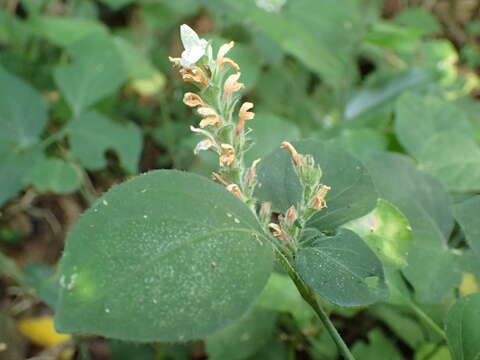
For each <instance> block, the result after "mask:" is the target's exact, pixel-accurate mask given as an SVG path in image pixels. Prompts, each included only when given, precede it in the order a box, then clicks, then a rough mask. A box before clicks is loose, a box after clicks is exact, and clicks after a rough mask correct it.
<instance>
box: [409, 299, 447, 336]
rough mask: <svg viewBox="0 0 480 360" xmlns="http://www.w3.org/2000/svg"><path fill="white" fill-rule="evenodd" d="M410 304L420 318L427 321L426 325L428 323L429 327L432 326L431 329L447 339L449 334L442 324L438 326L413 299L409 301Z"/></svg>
mask: <svg viewBox="0 0 480 360" xmlns="http://www.w3.org/2000/svg"><path fill="white" fill-rule="evenodd" d="M408 306H409V307H410V309H412V311H413V312H414V313H415V314H416V315H417V316H418V317H419V318H420V320H422V321H423V322H424V323H425V325H427V326H428V327H430V329H432V330H433V332H434V333H435V334H437V335H438V336H440V337H441V338H442V339H443V340H447V335H446V334H445V331H443V330H442V329H441V328H440V326H438V325H437V323H436V322H435V321H433V320H432V319H431V318H430V316H428V315H427V314H425V312H424V311H423V310H422V309H420V308H419V307H418V306H417V305H415V304H414V303H413V302H412V301H411V300H409V301H408Z"/></svg>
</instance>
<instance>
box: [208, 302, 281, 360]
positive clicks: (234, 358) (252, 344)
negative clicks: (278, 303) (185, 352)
mask: <svg viewBox="0 0 480 360" xmlns="http://www.w3.org/2000/svg"><path fill="white" fill-rule="evenodd" d="M275 318H276V313H275V312H273V311H269V310H265V309H262V308H259V307H254V308H252V309H251V310H250V311H249V312H248V314H246V315H245V316H244V317H243V318H242V319H241V320H240V321H238V322H236V323H234V324H232V325H230V326H229V327H227V328H226V329H224V330H222V331H220V332H218V333H217V334H215V335H212V336H210V337H208V338H207V340H206V342H205V345H206V348H207V353H208V358H209V359H211V360H224V359H228V360H243V359H246V358H248V357H249V356H250V355H253V354H254V353H255V352H256V351H257V350H259V349H260V348H261V347H262V346H264V345H266V344H267V343H268V342H269V341H270V339H271V338H272V337H273V333H274V329H275Z"/></svg>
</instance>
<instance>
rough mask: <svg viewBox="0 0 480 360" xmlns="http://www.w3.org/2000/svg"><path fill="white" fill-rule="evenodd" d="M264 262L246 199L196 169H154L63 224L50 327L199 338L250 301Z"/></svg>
mask: <svg viewBox="0 0 480 360" xmlns="http://www.w3.org/2000/svg"><path fill="white" fill-rule="evenodd" d="M272 265H273V251H272V248H271V245H270V243H269V240H268V237H267V236H266V235H265V233H264V231H263V230H262V228H261V227H260V224H259V223H258V221H257V219H256V218H255V216H254V215H253V214H252V212H251V211H250V209H249V208H248V207H247V206H246V205H245V204H243V203H242V202H240V201H239V200H238V199H237V198H235V197H233V196H232V195H231V194H230V193H229V192H228V191H227V190H225V189H224V188H223V187H222V186H220V185H218V184H215V183H213V182H212V181H210V180H208V179H205V178H204V177H201V176H198V175H193V174H188V173H183V172H179V171H174V170H163V171H162V170H160V171H153V172H150V173H148V174H144V175H141V176H138V177H135V178H134V179H132V180H130V181H127V182H125V183H123V184H121V185H118V186H116V187H114V188H113V189H112V190H110V191H109V192H108V193H106V194H105V195H104V196H103V197H102V198H100V199H99V200H98V201H97V202H96V203H95V204H94V205H93V206H92V208H90V209H89V210H88V211H87V212H86V213H85V214H84V215H83V216H82V217H81V218H80V220H79V222H78V223H77V224H76V225H75V227H74V228H73V230H72V231H71V233H70V235H69V237H68V239H67V242H66V249H65V252H64V255H63V258H62V259H61V262H60V268H59V271H60V284H61V286H62V288H61V290H60V297H59V301H58V303H57V309H56V314H55V321H56V326H57V328H58V330H59V331H61V332H68V333H70V332H75V333H77V332H80V333H92V334H98V335H102V336H107V337H112V338H118V339H122V340H132V341H188V340H192V339H198V338H202V337H205V336H207V335H211V334H212V333H214V332H216V331H218V330H220V329H222V328H224V327H225V326H228V325H229V324H230V323H232V322H233V321H234V320H236V319H239V318H240V317H241V316H242V315H243V314H244V313H245V312H246V311H247V310H248V309H249V307H250V305H251V304H252V303H253V301H254V300H255V298H256V297H257V296H258V295H259V294H260V292H261V291H262V289H263V287H264V286H265V283H266V281H267V279H268V276H269V275H270V272H271V270H272ZM125 324H128V326H125Z"/></svg>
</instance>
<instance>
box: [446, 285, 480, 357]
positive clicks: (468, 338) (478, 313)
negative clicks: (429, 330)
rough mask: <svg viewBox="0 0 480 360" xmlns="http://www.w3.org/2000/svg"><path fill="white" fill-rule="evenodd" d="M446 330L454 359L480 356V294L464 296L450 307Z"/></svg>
mask: <svg viewBox="0 0 480 360" xmlns="http://www.w3.org/2000/svg"><path fill="white" fill-rule="evenodd" d="M445 331H446V333H447V340H448V346H449V348H450V352H451V354H452V358H453V360H477V359H478V358H479V357H480V294H472V295H468V296H464V297H462V298H460V299H459V300H458V301H457V302H456V303H455V304H454V305H453V306H452V307H451V308H450V310H449V312H448V314H447V318H446V323H445Z"/></svg>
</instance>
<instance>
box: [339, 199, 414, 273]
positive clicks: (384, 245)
mask: <svg viewBox="0 0 480 360" xmlns="http://www.w3.org/2000/svg"><path fill="white" fill-rule="evenodd" d="M344 227H346V228H347V229H350V230H352V231H354V232H356V233H357V234H358V235H359V236H360V237H361V238H362V239H363V240H364V241H365V242H366V243H367V244H368V245H369V246H370V248H371V249H372V250H373V251H374V252H375V254H377V256H378V257H379V258H380V259H381V260H382V262H383V263H384V264H385V265H388V266H391V267H394V268H402V267H405V266H406V265H407V260H406V259H407V256H408V251H409V249H410V246H411V243H412V229H411V227H410V223H409V222H408V220H407V218H406V217H405V216H404V215H403V214H402V212H401V211H400V210H399V209H398V208H396V207H395V206H394V205H392V204H391V203H390V202H388V201H386V200H383V199H379V200H378V203H377V207H376V208H375V210H373V211H372V212H371V213H370V214H368V215H366V216H364V217H362V218H359V219H356V220H353V221H351V222H349V223H347V224H346V225H344Z"/></svg>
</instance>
